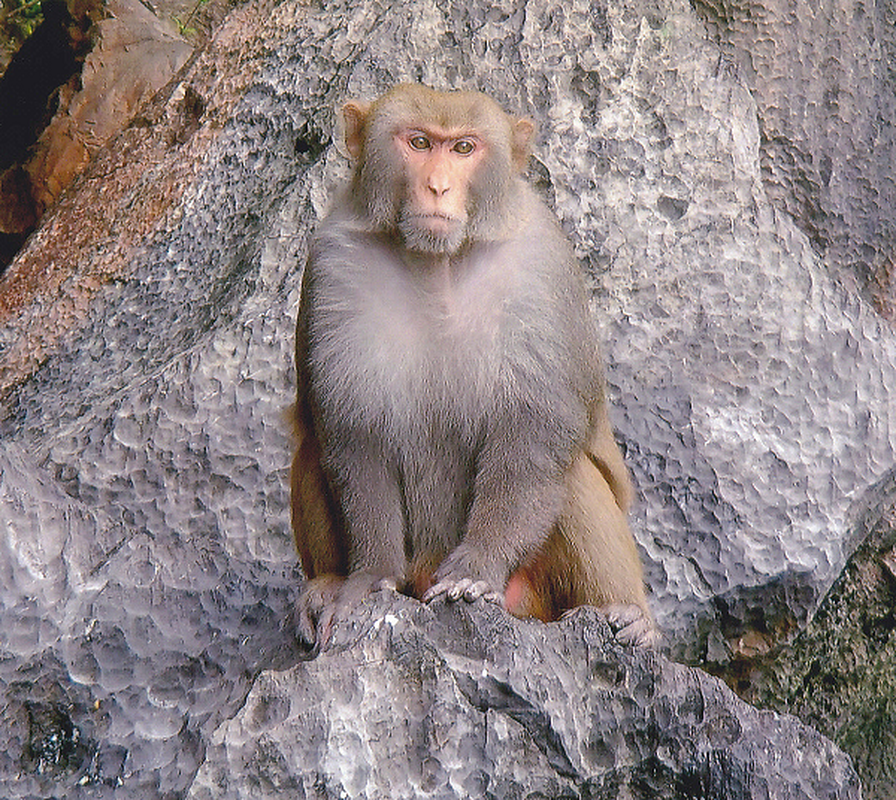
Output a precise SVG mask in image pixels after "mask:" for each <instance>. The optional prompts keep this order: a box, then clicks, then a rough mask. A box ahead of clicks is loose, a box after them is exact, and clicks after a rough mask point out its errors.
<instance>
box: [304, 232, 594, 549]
mask: <svg viewBox="0 0 896 800" xmlns="http://www.w3.org/2000/svg"><path fill="white" fill-rule="evenodd" d="M321 235H322V236H324V237H326V239H327V242H326V247H321V248H319V250H318V252H320V253H324V254H325V255H323V256H320V257H318V258H315V254H314V251H312V259H311V261H310V263H309V268H310V269H312V270H314V272H313V273H312V274H311V276H310V277H311V280H310V281H309V282H308V284H307V289H306V291H308V292H309V293H310V297H306V298H305V299H304V301H303V302H307V303H308V304H309V307H308V312H307V313H308V315H309V317H308V339H309V347H308V355H307V358H308V372H309V375H310V387H309V389H310V392H311V395H312V405H313V407H314V409H315V416H316V419H315V424H316V426H317V427H318V429H319V430H318V434H319V436H320V438H321V442H322V446H323V451H324V452H323V455H324V461H325V464H327V465H328V466H329V467H330V469H331V470H333V471H335V472H336V473H338V471H339V463H340V453H339V452H338V450H339V449H340V448H341V447H343V445H344V443H345V442H347V441H349V442H355V441H360V440H363V441H366V442H369V443H370V447H372V448H373V449H374V450H375V451H376V453H377V457H378V458H380V459H382V461H383V469H385V470H387V471H388V472H389V474H390V475H393V476H394V480H395V481H396V482H397V483H398V484H399V486H400V492H401V496H402V507H403V515H404V526H405V529H406V530H405V540H406V543H407V544H406V551H407V555H408V557H409V558H412V557H414V556H420V555H421V553H422V554H425V553H426V551H427V548H428V547H429V543H438V547H439V548H440V549H444V547H445V544H446V543H447V544H448V545H449V547H451V546H454V545H456V544H457V543H458V542H459V541H460V540H461V538H462V537H463V534H464V528H465V520H466V516H467V513H468V511H469V508H470V504H471V502H472V497H473V494H474V492H475V485H476V476H477V471H478V469H479V466H478V462H479V455H480V452H481V450H482V448H483V446H484V443H485V442H486V441H489V440H494V439H495V438H498V439H500V437H501V436H502V435H504V429H506V431H507V432H508V433H509V432H510V431H511V429H512V427H513V426H515V425H518V423H519V419H518V409H519V408H521V407H525V406H527V405H529V406H531V405H532V402H530V398H531V397H537V398H538V402H539V403H544V402H546V400H545V398H547V397H550V398H552V399H551V400H549V401H547V402H549V403H551V404H552V405H556V408H545V409H544V413H545V414H546V415H551V416H553V417H554V418H555V419H556V420H557V423H556V428H557V430H558V431H560V433H559V434H558V443H557V447H558V448H563V447H567V448H572V446H573V445H574V443H575V440H576V439H577V438H579V439H580V438H581V437H583V436H584V432H585V428H586V425H587V422H586V419H585V412H584V408H583V405H582V402H581V398H580V397H579V396H578V395H579V394H580V392H579V391H578V390H580V389H581V387H577V386H573V385H572V384H571V382H570V380H569V366H568V365H569V363H570V362H571V359H572V361H573V363H574V361H575V357H573V356H572V355H571V353H570V352H568V350H569V347H570V346H571V343H570V341H569V337H568V336H567V335H566V334H567V333H568V331H566V326H565V325H564V320H563V317H564V314H566V315H567V316H569V314H568V310H567V309H563V308H562V307H561V306H562V302H561V300H562V298H563V297H564V293H563V287H562V285H561V286H559V287H558V286H557V283H558V276H557V275H556V274H554V275H541V274H539V272H538V270H537V269H535V270H534V271H533V270H532V269H531V268H529V269H527V270H526V272H525V273H523V272H522V271H521V270H520V267H519V265H520V264H522V263H527V264H528V265H531V264H532V262H533V259H532V256H531V253H530V254H528V258H527V259H523V258H521V257H520V255H519V253H518V252H514V251H515V250H517V249H518V247H519V246H518V245H514V244H511V245H502V244H481V245H475V246H473V247H472V248H470V249H469V250H467V251H464V252H461V253H459V254H457V255H456V256H453V257H451V258H447V257H444V258H435V257H428V258H417V257H415V256H412V255H409V254H407V253H405V254H404V257H403V258H402V259H396V257H395V253H396V249H395V245H394V242H392V241H390V240H388V239H385V238H383V237H377V236H374V235H371V234H362V233H358V232H350V233H348V234H346V233H345V232H344V231H340V230H338V229H336V230H334V231H328V230H327V229H326V228H325V229H324V230H323V232H322V234H321ZM549 256H550V254H546V256H545V258H544V259H542V261H545V262H547V261H549V260H550V258H549ZM535 261H536V263H538V259H537V257H536V259H535ZM561 277H562V276H561ZM560 282H561V283H562V281H560ZM545 298H552V299H551V300H550V301H548V302H546V300H545ZM534 307H537V311H536V312H533V308H534ZM533 313H535V315H536V316H535V317H534V318H535V319H537V320H538V321H539V324H538V325H537V326H533V324H532V319H533ZM573 316H574V315H573ZM579 360H581V359H579ZM572 383H575V381H573V382H572ZM546 386H547V387H551V388H550V389H549V390H548V391H547V392H546V391H545V387H546ZM530 410H531V409H530ZM561 440H562V441H561ZM337 478H338V474H337Z"/></svg>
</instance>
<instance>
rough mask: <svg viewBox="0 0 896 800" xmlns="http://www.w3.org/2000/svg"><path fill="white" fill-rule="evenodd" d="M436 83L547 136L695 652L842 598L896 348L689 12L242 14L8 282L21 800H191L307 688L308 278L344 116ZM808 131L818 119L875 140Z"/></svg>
mask: <svg viewBox="0 0 896 800" xmlns="http://www.w3.org/2000/svg"><path fill="white" fill-rule="evenodd" d="M818 13H819V14H820V13H821V12H820V11H819V12H818ZM831 13H833V12H831ZM838 13H839V12H838ZM807 35H808V34H807ZM781 41H782V42H785V43H789V42H790V40H789V39H786V38H782V39H781ZM763 46H766V47H767V46H769V45H768V44H767V43H766V44H764V45H763ZM782 46H783V45H782ZM875 63H877V67H878V68H880V67H881V66H882V62H875ZM801 75H803V76H804V77H803V78H801V80H810V72H809V71H806V72H805V73H801ZM819 75H820V76H821V77H820V78H819V80H821V79H823V78H824V76H825V75H827V73H826V72H825V71H824V70H821V71H820V72H819ZM408 79H415V80H416V79H419V80H423V81H426V82H429V83H431V84H434V85H436V86H440V87H445V86H466V87H475V88H482V89H484V90H486V91H489V92H490V93H492V94H493V95H495V96H496V97H497V98H499V99H500V100H501V101H502V102H503V103H504V104H505V105H506V106H507V107H508V108H509V109H512V110H515V111H518V112H528V113H531V114H532V116H533V117H534V118H536V119H537V120H538V122H539V123H540V125H541V131H540V134H539V139H538V144H537V148H536V149H537V157H538V160H537V161H535V162H534V163H533V173H534V174H535V175H536V176H537V177H538V178H539V179H540V181H541V183H542V184H543V186H544V188H545V191H546V192H547V194H548V195H549V196H550V197H551V198H553V200H554V202H555V205H556V208H557V210H558V213H559V214H560V216H561V218H562V220H563V223H564V225H565V227H566V228H567V230H568V231H569V232H570V235H571V237H572V238H573V241H574V242H575V245H576V248H577V251H578V253H579V255H580V257H581V258H582V260H583V263H584V265H585V267H586V268H587V269H588V270H589V273H590V276H591V279H592V281H593V286H594V296H595V310H596V313H597V315H598V318H599V319H600V321H601V326H602V334H603V339H604V344H605V351H606V355H607V361H608V366H609V380H610V384H611V387H610V388H611V394H612V399H613V402H614V409H615V413H614V419H615V421H616V423H617V425H618V428H619V432H620V436H621V438H622V441H623V444H624V446H625V449H626V451H627V455H628V460H629V463H630V464H631V466H632V469H633V472H634V475H635V478H636V481H637V483H638V485H639V490H640V501H639V504H638V506H637V508H636V511H635V515H634V520H633V527H634V530H635V534H636V536H637V538H638V540H639V543H640V544H641V547H642V549H643V552H644V554H645V559H646V562H647V567H648V581H649V583H650V586H651V590H652V602H653V605H654V608H655V611H656V614H657V617H658V619H659V621H660V623H661V624H662V625H663V626H664V628H665V629H666V631H667V632H668V634H669V641H670V644H671V645H672V646H673V649H674V652H675V653H676V654H677V655H684V656H687V657H690V658H695V659H700V658H707V659H712V660H717V661H720V662H724V661H726V660H727V659H728V657H729V651H728V648H729V647H734V648H738V647H742V646H743V642H744V641H747V640H750V641H754V642H755V640H756V637H757V636H758V637H759V642H758V644H756V645H755V646H759V647H761V646H764V643H763V641H762V637H764V636H770V637H771V638H772V639H773V638H774V637H775V636H777V635H779V634H780V633H781V632H783V631H786V630H788V629H789V628H790V627H792V626H793V625H796V624H798V623H800V622H801V621H803V620H805V618H806V616H807V615H808V614H809V613H810V611H811V610H813V609H814V608H815V607H816V605H817V603H818V601H819V599H820V597H821V595H822V594H823V593H824V591H825V590H826V589H827V587H828V586H829V585H830V584H831V583H832V582H833V580H834V578H835V577H836V576H837V574H838V573H839V572H840V570H841V569H842V566H843V564H844V562H845V558H846V555H847V554H848V553H849V552H850V550H851V549H852V547H853V545H854V542H853V541H851V539H850V537H849V531H850V530H851V528H850V511H849V509H850V504H851V502H852V500H853V498H854V497H856V496H857V495H860V494H861V493H862V492H863V491H865V490H866V489H867V487H869V486H870V485H871V484H872V483H873V482H874V481H875V480H877V479H878V478H879V476H880V475H881V474H883V473H884V472H885V471H886V470H887V469H888V468H890V467H891V466H892V463H893V451H894V445H896V405H894V404H893V403H892V399H891V397H890V396H889V387H892V386H894V385H896V342H894V336H893V333H892V331H891V330H889V329H887V328H886V327H885V326H884V325H883V324H882V323H881V321H880V320H879V319H878V318H877V317H876V316H875V315H874V313H873V311H872V310H871V309H870V307H869V306H867V305H866V304H865V302H864V301H863V300H862V299H861V297H860V296H859V294H858V293H857V291H856V290H855V287H854V286H853V285H851V284H850V282H849V281H848V280H847V278H848V273H845V272H843V270H842V264H840V263H838V262H836V260H834V261H831V262H830V263H825V262H824V261H823V259H822V258H821V257H820V255H819V253H820V252H821V251H820V250H818V249H813V242H812V241H811V240H810V238H809V237H808V236H807V235H806V233H805V232H804V230H803V229H802V228H801V227H800V225H799V224H797V221H796V220H795V218H794V217H793V216H792V215H791V213H790V212H789V211H788V208H787V206H786V204H780V203H778V205H776V204H775V203H773V202H772V199H770V195H769V192H768V191H767V189H766V183H765V182H764V172H763V163H764V159H766V158H767V153H766V151H764V150H763V137H762V135H761V131H762V124H763V121H762V117H761V115H760V113H759V112H760V110H761V107H762V104H761V103H759V104H757V102H756V101H755V99H754V96H753V95H752V94H751V93H750V91H749V86H750V84H749V83H748V81H747V78H746V77H744V76H742V75H740V74H739V73H738V71H737V70H736V69H733V68H730V64H729V62H728V61H726V59H724V58H722V57H721V55H720V48H719V45H718V44H717V43H716V41H715V40H714V39H713V38H712V37H711V36H708V35H707V33H706V28H705V25H704V22H703V21H701V19H700V17H699V16H698V15H697V14H696V13H695V12H694V11H693V10H692V9H691V7H690V5H689V4H688V3H686V2H683V1H682V0H656V1H655V2H647V0H631V2H626V3H620V2H608V3H606V4H602V3H600V2H594V3H591V2H584V0H562V2H560V1H559V0H558V2H551V1H550V0H535V1H533V2H529V3H524V2H522V0H520V1H519V2H516V3H505V4H502V5H501V6H500V7H485V6H475V5H470V4H467V3H462V2H453V3H452V2H442V3H438V4H437V3H435V2H432V0H414V1H413V2H402V3H399V4H398V5H395V4H386V3H378V2H373V1H372V0H367V2H347V1H346V2H334V3H328V4H326V6H325V7H324V8H318V9H312V8H310V7H305V6H303V5H301V4H300V3H297V2H288V1H287V2H281V3H279V4H278V5H276V6H273V5H272V4H267V5H264V4H262V5H248V6H246V7H245V8H244V9H241V10H240V11H238V12H237V14H236V15H235V16H234V17H233V18H232V19H231V20H230V22H229V23H228V24H227V25H225V27H224V28H223V29H222V31H221V32H220V34H219V35H218V38H217V40H216V41H215V42H213V43H212V44H211V45H210V48H209V50H208V52H207V53H206V55H204V56H202V57H200V58H199V59H197V61H196V62H195V63H194V64H193V65H191V67H190V69H189V70H188V71H187V72H185V73H184V74H183V76H182V81H181V82H180V83H175V84H172V85H170V86H169V87H168V89H167V90H166V93H165V94H164V96H162V97H160V98H159V99H158V100H157V101H156V102H155V103H154V104H153V106H151V107H150V108H148V109H146V110H145V113H144V114H143V115H142V117H141V119H140V120H139V124H136V125H134V126H133V127H132V128H130V129H129V130H127V131H125V133H124V134H123V135H122V137H121V138H120V139H119V140H118V142H117V143H116V144H115V146H114V147H113V148H111V149H108V150H106V151H104V152H103V153H102V154H101V155H100V156H99V158H98V160H97V161H96V162H95V163H94V165H93V166H92V167H91V168H90V169H89V170H88V172H87V173H86V174H85V175H84V177H83V178H82V179H81V180H80V181H79V183H78V186H77V191H76V192H75V193H73V194H71V195H69V196H68V197H66V198H65V199H64V200H63V201H62V203H60V204H59V205H58V206H57V208H56V210H55V211H54V212H51V214H50V215H49V218H48V219H46V220H45V222H44V224H43V226H42V228H41V229H40V230H39V231H38V232H37V233H36V234H35V236H34V237H33V238H32V239H31V242H30V244H29V246H28V247H27V248H26V250H25V251H24V252H23V253H22V254H21V255H20V257H19V259H18V260H17V262H16V263H15V264H14V265H13V267H12V268H11V271H10V273H8V274H7V275H6V276H5V277H4V279H3V282H2V284H0V384H2V387H5V388H6V389H7V391H6V393H5V395H4V399H3V412H2V421H0V437H2V442H3V446H2V449H0V469H2V475H0V520H2V525H0V547H2V557H0V569H2V571H3V576H2V577H3V580H2V581H0V616H2V624H0V652H2V658H0V691H2V693H3V696H4V698H5V699H4V702H3V703H2V704H0V709H2V711H0V714H2V715H3V722H4V724H0V795H2V796H4V797H10V798H37V797H47V796H65V797H67V798H81V797H85V798H86V797H90V798H94V797H97V798H105V797H112V796H115V797H127V798H138V799H139V798H160V797H166V796H181V795H183V794H184V793H185V792H186V791H187V790H188V788H189V787H190V785H191V783H192V781H193V777H194V774H195V772H196V770H197V769H198V767H199V765H200V764H201V763H202V761H203V758H204V753H205V747H206V744H207V742H208V741H209V737H211V736H212V735H213V732H214V731H215V730H216V729H218V728H219V725H220V724H221V723H222V722H223V721H224V720H225V719H227V718H228V717H230V716H231V715H232V714H233V713H235V711H236V710H237V709H238V708H239V706H240V704H241V703H242V701H243V699H244V697H245V694H246V692H247V691H248V690H249V688H250V685H251V682H252V678H253V676H254V675H255V674H256V673H257V672H258V671H259V670H262V669H264V668H270V667H276V666H278V665H279V666H286V665H287V664H288V663H289V662H290V660H291V659H292V658H293V654H292V652H291V649H290V648H291V645H290V639H289V636H288V634H286V633H284V632H283V631H282V630H281V620H282V618H283V617H284V616H285V612H286V610H287V609H288V608H289V606H290V602H291V600H292V598H294V596H295V592H296V587H297V585H298V582H299V575H298V570H297V568H296V566H295V556H294V554H293V552H292V544H291V536H290V533H289V528H288V515H287V491H286V477H287V465H288V462H289V457H290V453H289V442H288V437H287V435H286V432H285V429H284V425H283V423H282V418H281V412H282V409H283V407H284V406H285V405H286V404H287V403H288V402H290V400H291V396H292V392H293V380H294V376H293V372H292V366H291V358H292V354H291V350H292V326H293V319H294V315H295V309H296V306H297V301H298V292H299V273H300V270H301V263H302V259H303V257H304V253H305V244H306V241H307V236H308V232H309V230H310V228H311V227H312V226H313V224H314V222H315V220H316V218H317V216H318V215H319V214H320V213H322V212H323V210H324V209H325V207H326V202H327V198H328V197H329V193H330V191H331V189H332V186H333V184H334V182H335V181H336V180H338V178H339V177H340V176H341V175H344V173H345V163H344V161H343V160H342V159H341V158H340V157H339V156H338V155H337V154H336V153H335V152H334V150H333V149H332V148H330V147H329V146H328V145H329V141H330V137H331V130H332V126H333V120H334V109H335V107H336V105H337V103H338V102H339V101H341V100H342V99H344V98H345V97H346V96H354V95H359V96H367V97H371V96H373V95H375V94H377V93H379V92H380V91H381V90H382V89H383V88H385V87H386V86H388V85H390V84H392V83H394V82H395V81H398V80H408ZM800 85H801V84H800ZM882 85H883V84H882ZM753 88H754V90H755V91H756V92H757V93H758V92H760V91H761V85H760V84H758V83H757V84H756V85H755V86H754V87H753ZM884 88H885V87H884ZM798 91H802V90H801V89H800V86H798V85H795V86H794V92H798ZM813 91H815V90H814V89H813ZM757 96H758V95H757ZM760 99H761V98H760ZM814 113H815V114H816V116H814V117H813V116H812V115H811V114H808V112H807V114H806V115H804V116H802V117H799V118H797V115H796V114H794V115H793V119H792V124H793V125H794V126H796V127H797V128H800V129H801V130H808V128H810V127H812V126H823V125H824V126H828V127H830V128H832V129H833V128H838V127H839V128H840V129H843V127H844V126H847V125H849V124H850V119H851V118H843V117H841V116H838V115H837V114H836V113H834V110H831V109H814ZM877 113H878V108H877V107H875V108H869V109H863V108H861V106H860V105H858V104H857V105H856V110H855V114H856V115H860V116H861V115H862V114H865V115H866V116H867V115H869V114H872V115H873V114H877ZM862 118H863V119H865V117H862ZM794 140H795V141H797V143H798V142H799V139H798V137H796V136H794ZM838 141H840V140H838ZM883 145H885V142H884V143H883V144H882V146H883ZM874 179H875V175H874V174H872V173H868V174H862V175H860V176H857V177H856V178H855V185H854V186H853V187H852V188H851V189H850V188H849V186H847V185H844V187H843V191H847V190H848V191H851V192H852V193H853V194H854V196H855V197H856V198H858V197H859V195H860V194H862V193H865V192H867V191H868V188H867V186H866V183H867V182H869V181H870V182H871V183H872V184H873V181H874ZM786 185H788V184H787V183H786V182H783V183H780V184H779V189H780V186H785V187H786ZM794 185H796V184H795V183H794ZM863 196H864V195H863ZM773 197H774V193H772V198H773ZM776 202H777V201H776ZM794 213H796V212H794ZM879 213H881V214H882V213H883V211H882V210H879ZM843 224H844V225H845V226H846V227H849V225H850V224H851V223H850V222H849V220H845V221H844V223H843ZM854 235H855V236H859V232H855V234H854ZM879 241H880V240H879V239H874V238H869V239H868V242H869V243H870V244H869V247H871V248H872V249H874V248H878V249H882V248H883V245H882V244H879V245H878V244H875V242H879ZM816 247H817V243H816ZM828 257H829V258H830V255H828ZM10 386H14V388H13V389H12V390H9V387H10ZM514 630H519V631H523V630H529V631H532V632H533V636H535V637H536V638H539V637H541V634H540V633H538V632H537V631H538V629H537V628H518V629H514ZM515 635H516V634H515ZM519 636H520V637H521V636H522V634H521V633H520V634H519ZM751 636H752V637H753V638H752V639H751V638H750V637H751ZM513 641H517V639H514V640H513ZM494 646H495V647H500V646H501V642H500V641H497V642H495V643H494ZM508 646H509V645H508ZM521 663H522V662H521ZM308 669H310V667H309V668H308ZM521 669H522V667H521ZM532 669H533V670H534V667H533V668H532ZM265 680H270V678H266V679H265ZM221 730H223V729H221ZM507 730H508V731H509V728H508V729H507ZM414 735H418V734H417V733H415V734H414ZM502 735H504V734H502ZM515 735H516V734H515V733H513V732H512V731H511V732H507V733H506V736H507V737H511V738H512V736H515ZM621 735H622V736H623V738H624V734H621ZM217 736H218V738H217V739H216V740H215V741H216V742H217V744H216V746H218V747H225V746H227V741H226V739H222V738H221V736H223V734H217ZM499 741H500V740H499ZM613 741H614V742H617V741H620V740H613ZM813 741H815V740H813ZM621 746H622V745H620V747H621ZM608 749H609V750H610V751H611V752H610V753H608V755H607V756H606V757H607V759H610V758H612V759H617V758H620V757H621V756H619V755H618V753H619V752H621V751H617V750H616V749H613V747H610V746H609V745H608ZM824 752H826V751H824ZM495 757H496V758H497V757H498V756H497V755H496V756H495ZM807 757H808V756H807ZM760 766H762V765H760ZM583 774H584V773H583ZM735 778H736V779H737V780H739V778H737V776H735ZM215 780H217V778H215ZM283 780H284V781H286V780H298V778H297V777H296V776H295V775H292V776H291V777H290V776H289V774H288V771H287V773H285V774H284V778H283ZM743 780H747V779H746V778H744V779H743ZM272 791H273V790H272ZM547 794H550V793H549V792H547ZM731 796H750V795H743V794H741V795H738V794H732V795H731ZM797 796H798V795H797Z"/></svg>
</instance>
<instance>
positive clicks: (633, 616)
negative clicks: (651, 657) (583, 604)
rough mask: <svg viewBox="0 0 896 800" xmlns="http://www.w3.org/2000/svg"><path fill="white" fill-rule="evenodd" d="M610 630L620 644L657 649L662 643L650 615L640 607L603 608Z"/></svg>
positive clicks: (629, 605)
mask: <svg viewBox="0 0 896 800" xmlns="http://www.w3.org/2000/svg"><path fill="white" fill-rule="evenodd" d="M601 611H602V612H603V614H604V616H605V617H606V618H607V622H609V623H610V628H612V630H613V634H614V635H615V636H616V641H617V642H619V643H620V644H624V645H630V646H634V647H656V646H657V645H658V644H659V643H660V639H661V638H662V637H661V636H660V632H659V631H658V630H657V629H656V626H655V625H654V624H653V620H652V619H651V618H650V615H649V614H647V613H646V612H645V611H644V609H642V608H641V607H640V606H636V605H634V604H633V603H632V604H618V605H612V606H606V607H605V608H602V609H601Z"/></svg>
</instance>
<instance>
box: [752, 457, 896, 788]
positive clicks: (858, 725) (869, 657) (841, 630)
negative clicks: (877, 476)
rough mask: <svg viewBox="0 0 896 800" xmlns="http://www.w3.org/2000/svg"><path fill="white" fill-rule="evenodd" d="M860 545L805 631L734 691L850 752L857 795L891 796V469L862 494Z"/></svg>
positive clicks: (894, 513)
mask: <svg viewBox="0 0 896 800" xmlns="http://www.w3.org/2000/svg"><path fill="white" fill-rule="evenodd" d="M856 528H857V534H858V535H861V538H862V542H861V544H860V545H859V547H858V548H857V549H856V551H855V553H854V554H853V555H852V557H851V558H850V560H849V562H848V563H847V565H846V568H845V569H844V570H843V573H842V574H841V575H840V577H839V578H838V579H837V581H836V583H835V584H834V586H833V587H832V588H831V591H830V592H829V593H828V595H827V597H826V598H825V599H824V602H823V603H822V605H821V607H820V608H819V609H818V613H817V614H816V615H815V616H814V618H813V619H812V620H811V622H810V623H809V625H807V626H806V628H805V630H803V631H801V632H800V634H799V635H798V636H797V637H796V638H795V639H794V640H793V641H792V642H791V643H789V644H788V645H787V646H786V647H784V648H782V649H780V650H779V651H776V652H773V653H771V654H770V655H769V656H768V657H767V658H765V659H761V660H759V661H758V663H755V664H752V665H751V669H750V670H749V672H747V673H746V674H747V676H748V677H749V684H748V685H747V686H742V687H741V691H742V692H743V693H744V694H745V695H746V696H748V697H750V698H751V699H753V700H754V701H756V702H759V703H761V704H762V705H764V706H767V707H771V708H775V709H779V710H786V711H789V712H790V713H792V714H798V715H799V717H800V718H801V719H803V720H805V721H806V722H808V723H809V724H811V725H814V726H815V727H817V728H818V729H819V730H820V731H823V732H824V733H825V734H826V735H827V736H830V737H831V738H832V739H833V740H834V741H836V742H837V743H838V744H839V745H840V746H841V747H842V748H843V749H844V750H846V752H848V753H849V755H850V756H851V757H852V759H853V761H854V763H855V764H856V767H857V769H859V770H860V771H861V773H862V780H863V784H864V788H865V797H866V798H868V799H869V800H870V799H871V798H880V800H887V798H891V797H894V796H896V672H894V670H893V664H894V662H896V614H894V608H896V571H894V564H896V561H894V552H896V551H894V548H896V471H893V472H890V474H889V475H887V476H886V477H885V478H884V479H883V480H882V481H881V482H880V483H879V484H878V486H877V487H875V490H874V491H873V492H871V493H869V497H868V498H867V505H866V507H865V508H864V509H863V510H862V513H861V514H860V515H859V520H858V522H857V524H856Z"/></svg>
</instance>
